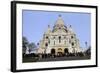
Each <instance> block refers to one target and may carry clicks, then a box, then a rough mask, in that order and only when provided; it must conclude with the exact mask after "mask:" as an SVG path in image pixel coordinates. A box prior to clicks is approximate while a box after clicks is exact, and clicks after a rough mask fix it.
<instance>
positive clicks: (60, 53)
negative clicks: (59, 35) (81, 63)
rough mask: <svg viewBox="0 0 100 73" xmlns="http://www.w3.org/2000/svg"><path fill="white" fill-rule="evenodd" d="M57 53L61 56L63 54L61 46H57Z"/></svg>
mask: <svg viewBox="0 0 100 73" xmlns="http://www.w3.org/2000/svg"><path fill="white" fill-rule="evenodd" d="M57 54H58V56H62V55H63V52H62V48H58V50H57Z"/></svg>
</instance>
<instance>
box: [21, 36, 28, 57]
mask: <svg viewBox="0 0 100 73" xmlns="http://www.w3.org/2000/svg"><path fill="white" fill-rule="evenodd" d="M28 44H29V42H28V40H27V38H26V37H22V46H23V48H22V53H23V55H25V54H26V50H27V47H28Z"/></svg>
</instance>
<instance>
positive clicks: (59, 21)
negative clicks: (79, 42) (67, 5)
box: [55, 15, 64, 27]
mask: <svg viewBox="0 0 100 73" xmlns="http://www.w3.org/2000/svg"><path fill="white" fill-rule="evenodd" d="M55 26H57V27H62V26H64V21H63V19H62V18H61V15H59V17H58V19H57V21H56V23H55Z"/></svg>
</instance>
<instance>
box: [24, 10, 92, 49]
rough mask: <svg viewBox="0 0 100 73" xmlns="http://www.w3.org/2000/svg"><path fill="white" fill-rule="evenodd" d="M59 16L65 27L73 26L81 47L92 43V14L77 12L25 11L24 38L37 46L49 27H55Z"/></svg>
mask: <svg viewBox="0 0 100 73" xmlns="http://www.w3.org/2000/svg"><path fill="white" fill-rule="evenodd" d="M59 14H60V15H61V16H62V19H63V20H64V22H65V25H66V26H68V25H71V26H72V28H73V30H74V31H75V33H76V36H77V38H78V39H79V41H80V46H81V47H83V48H84V47H85V42H86V41H87V42H88V45H90V42H91V14H89V13H76V12H55V11H34V10H23V36H25V37H27V39H28V41H29V42H34V43H35V44H37V43H38V42H39V40H41V39H42V37H43V34H44V32H45V31H46V29H47V27H48V25H50V27H51V29H52V27H53V26H54V24H55V22H56V20H57V19H58V16H59Z"/></svg>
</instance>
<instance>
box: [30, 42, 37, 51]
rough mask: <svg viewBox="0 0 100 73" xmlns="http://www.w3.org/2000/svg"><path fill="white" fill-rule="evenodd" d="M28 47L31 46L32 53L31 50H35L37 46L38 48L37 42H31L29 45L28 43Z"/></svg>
mask: <svg viewBox="0 0 100 73" xmlns="http://www.w3.org/2000/svg"><path fill="white" fill-rule="evenodd" d="M28 48H29V50H28V51H29V53H31V51H34V50H35V48H36V45H35V43H30V44H29V45H28Z"/></svg>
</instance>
